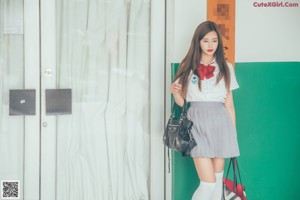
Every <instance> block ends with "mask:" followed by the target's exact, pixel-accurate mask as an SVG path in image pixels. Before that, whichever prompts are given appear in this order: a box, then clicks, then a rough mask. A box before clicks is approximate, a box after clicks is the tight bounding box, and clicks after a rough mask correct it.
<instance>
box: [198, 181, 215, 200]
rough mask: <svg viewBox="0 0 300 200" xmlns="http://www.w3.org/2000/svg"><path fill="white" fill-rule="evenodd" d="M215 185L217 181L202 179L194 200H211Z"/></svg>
mask: <svg viewBox="0 0 300 200" xmlns="http://www.w3.org/2000/svg"><path fill="white" fill-rule="evenodd" d="M215 187H216V183H208V182H204V181H201V183H200V185H199V187H198V188H197V190H196V191H195V192H194V194H193V197H192V200H210V199H211V195H212V193H213V191H214V190H215Z"/></svg>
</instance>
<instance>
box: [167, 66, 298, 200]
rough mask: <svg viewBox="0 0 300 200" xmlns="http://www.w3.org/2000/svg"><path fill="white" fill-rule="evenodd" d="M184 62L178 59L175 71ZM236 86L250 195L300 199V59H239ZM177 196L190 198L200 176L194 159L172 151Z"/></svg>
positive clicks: (254, 198) (245, 180)
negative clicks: (237, 84) (274, 61)
mask: <svg viewBox="0 0 300 200" xmlns="http://www.w3.org/2000/svg"><path fill="white" fill-rule="evenodd" d="M177 67H178V64H172V70H173V72H174V71H176V68H177ZM235 67H236V76H237V80H238V82H239V85H240V88H239V89H237V90H234V91H233V95H234V101H235V109H236V118H237V119H236V121H237V132H238V139H239V145H240V151H241V156H240V157H239V158H238V161H239V166H240V171H241V176H242V180H243V183H244V185H245V186H246V192H247V196H248V199H250V200H282V199H298V198H299V197H298V196H299V195H297V193H298V192H297V191H298V189H299V186H300V183H299V180H300V173H298V171H299V169H300V120H299V119H300V117H299V115H300V105H299V104H300V102H299V99H300V78H299V75H300V63H299V62H276V63H236V66H235ZM172 170H173V174H172V177H173V185H172V187H173V200H190V199H191V196H192V194H193V192H194V190H195V189H196V188H197V186H198V184H199V180H198V177H197V174H196V171H195V168H194V165H193V162H192V159H191V158H185V157H181V155H180V154H178V153H174V152H173V153H172Z"/></svg>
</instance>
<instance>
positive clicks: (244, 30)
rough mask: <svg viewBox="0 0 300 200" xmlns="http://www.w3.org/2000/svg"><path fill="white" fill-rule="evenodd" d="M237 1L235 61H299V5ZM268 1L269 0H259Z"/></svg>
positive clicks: (298, 1)
mask: <svg viewBox="0 0 300 200" xmlns="http://www.w3.org/2000/svg"><path fill="white" fill-rule="evenodd" d="M254 2H257V1H255V0H249V1H236V41H235V44H236V62H274V61H299V60H300V53H299V50H298V48H299V46H300V37H299V35H300V26H299V25H298V24H299V20H300V0H296V1H295V0H294V1H293V2H294V3H295V2H297V3H298V4H299V7H255V6H254V5H253V4H254ZM259 2H269V1H259Z"/></svg>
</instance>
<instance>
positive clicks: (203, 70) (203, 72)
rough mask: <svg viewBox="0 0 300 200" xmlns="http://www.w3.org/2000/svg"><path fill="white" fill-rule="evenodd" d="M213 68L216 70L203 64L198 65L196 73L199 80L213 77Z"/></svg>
mask: <svg viewBox="0 0 300 200" xmlns="http://www.w3.org/2000/svg"><path fill="white" fill-rule="evenodd" d="M215 68H216V67H215V66H210V65H207V66H205V65H203V64H200V65H199V67H198V73H199V75H200V78H201V80H203V79H204V77H205V78H206V79H209V78H211V77H213V76H214V71H215Z"/></svg>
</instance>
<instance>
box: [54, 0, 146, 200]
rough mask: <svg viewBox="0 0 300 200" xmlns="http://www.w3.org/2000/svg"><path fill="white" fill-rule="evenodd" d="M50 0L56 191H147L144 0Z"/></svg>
mask: <svg viewBox="0 0 300 200" xmlns="http://www.w3.org/2000/svg"><path fill="white" fill-rule="evenodd" d="M56 4H57V5H56V10H57V13H56V17H57V19H56V23H57V30H56V32H57V34H56V37H57V76H58V77H57V88H72V95H73V112H72V115H70V116H60V117H58V120H57V124H58V125H57V199H58V200H67V199H70V200H77V199H78V200H146V199H149V186H150V179H149V177H150V169H149V165H150V127H149V120H150V111H149V110H150V109H149V105H150V104H149V101H150V98H149V93H150V88H149V85H150V84H149V80H150V73H149V71H150V1H149V0H110V1H109V0H106V1H100V0H77V1H74V0H57V1H56Z"/></svg>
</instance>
